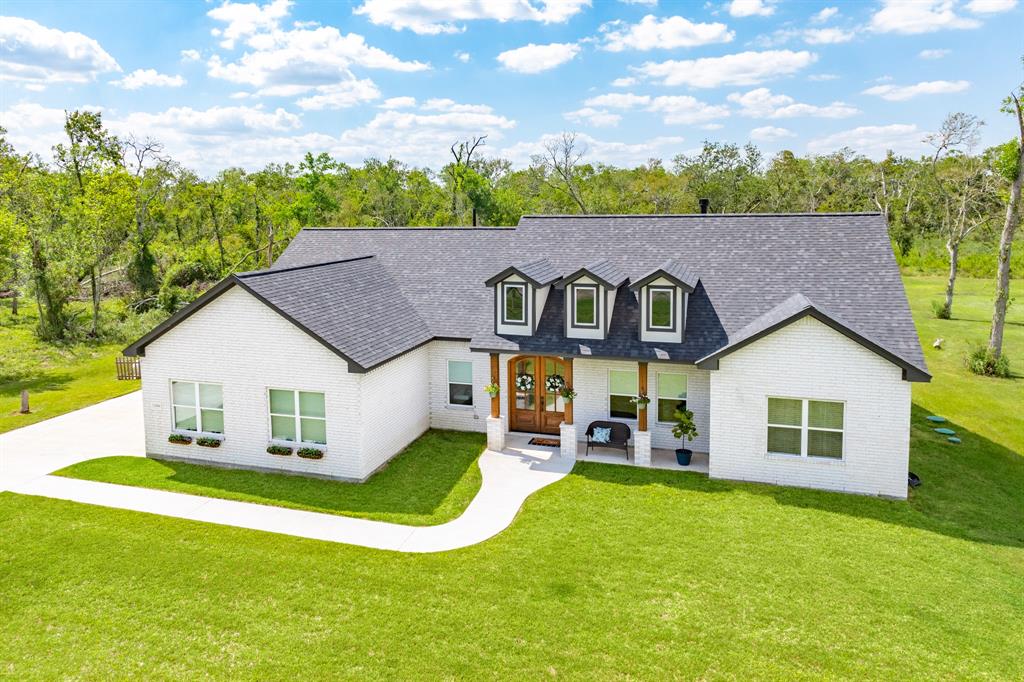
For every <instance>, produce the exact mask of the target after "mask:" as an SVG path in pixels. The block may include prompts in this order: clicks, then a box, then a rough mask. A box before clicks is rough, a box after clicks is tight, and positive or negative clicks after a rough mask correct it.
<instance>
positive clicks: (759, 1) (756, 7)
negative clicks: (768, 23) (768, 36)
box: [729, 0, 775, 17]
mask: <svg viewBox="0 0 1024 682" xmlns="http://www.w3.org/2000/svg"><path fill="white" fill-rule="evenodd" d="M774 13H775V8H774V7H772V2H771V1H770V0H769V1H768V2H766V1H765V0H732V2H730V3H729V14H731V15H732V16H734V17H753V16H759V17H768V16H771V15H772V14H774Z"/></svg>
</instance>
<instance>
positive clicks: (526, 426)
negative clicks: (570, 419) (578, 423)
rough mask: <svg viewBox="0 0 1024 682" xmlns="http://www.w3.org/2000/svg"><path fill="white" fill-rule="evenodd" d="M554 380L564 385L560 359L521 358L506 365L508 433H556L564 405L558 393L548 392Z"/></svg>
mask: <svg viewBox="0 0 1024 682" xmlns="http://www.w3.org/2000/svg"><path fill="white" fill-rule="evenodd" d="M556 376H557V377H561V378H562V380H563V383H564V380H565V362H564V361H563V360H561V359H559V358H551V357H546V356H543V355H520V356H517V357H514V358H512V359H511V360H509V361H508V383H509V387H508V393H507V395H508V396H509V410H508V413H509V429H511V430H512V431H529V432H532V433H552V434H557V433H558V427H559V425H560V424H561V423H562V420H563V419H564V418H565V402H564V400H563V399H562V394H561V393H560V392H559V391H549V390H548V379H549V378H550V377H556ZM553 383H557V380H555V382H553Z"/></svg>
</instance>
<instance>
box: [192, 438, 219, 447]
mask: <svg viewBox="0 0 1024 682" xmlns="http://www.w3.org/2000/svg"><path fill="white" fill-rule="evenodd" d="M196 445H201V446H203V447H204V448H219V447H220V438H207V437H203V438H196Z"/></svg>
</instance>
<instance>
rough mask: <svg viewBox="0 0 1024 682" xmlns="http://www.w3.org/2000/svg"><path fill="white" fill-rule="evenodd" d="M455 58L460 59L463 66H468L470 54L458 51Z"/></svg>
mask: <svg viewBox="0 0 1024 682" xmlns="http://www.w3.org/2000/svg"><path fill="white" fill-rule="evenodd" d="M455 58H456V59H458V60H459V61H460V62H462V63H463V64H466V63H468V62H469V60H470V54H469V53H468V52H462V51H456V52H455Z"/></svg>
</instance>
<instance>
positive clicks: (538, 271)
mask: <svg viewBox="0 0 1024 682" xmlns="http://www.w3.org/2000/svg"><path fill="white" fill-rule="evenodd" d="M513 272H515V273H518V274H519V275H522V276H523V277H524V278H526V279H527V280H528V281H530V282H532V283H533V284H534V286H538V287H543V286H547V285H548V284H551V283H552V282H554V281H555V280H557V279H558V278H560V277H561V276H562V273H560V272H559V271H558V268H556V267H555V266H554V265H552V264H551V261H549V260H548V259H547V258H538V259H536V260H533V261H530V262H529V263H523V264H521V265H513V266H510V267H507V268H505V269H503V270H501V271H500V272H498V273H497V274H495V275H493V276H492V277H490V278H489V279H487V280H486V282H485V283H486V284H487V285H488V286H490V285H492V284H495V283H497V282H500V281H501V280H503V279H505V278H506V277H507V276H508V275H510V274H512V273H513Z"/></svg>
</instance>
